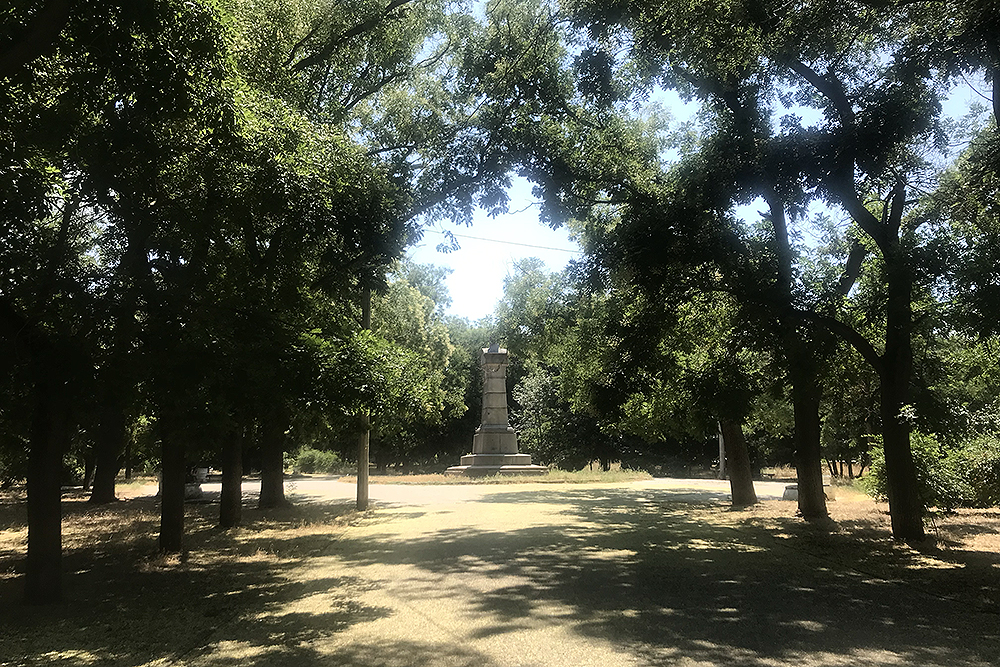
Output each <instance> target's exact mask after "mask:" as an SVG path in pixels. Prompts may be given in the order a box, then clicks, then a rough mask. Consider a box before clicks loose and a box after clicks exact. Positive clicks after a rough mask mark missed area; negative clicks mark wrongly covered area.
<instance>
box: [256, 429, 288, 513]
mask: <svg viewBox="0 0 1000 667" xmlns="http://www.w3.org/2000/svg"><path fill="white" fill-rule="evenodd" d="M286 421H287V420H285V419H283V418H282V415H281V414H279V412H278V411H275V412H274V413H272V414H270V415H268V417H267V420H266V421H265V423H264V424H263V428H262V429H261V443H260V450H261V451H260V498H259V500H258V502H257V506H258V507H260V508H262V509H266V508H270V507H281V506H282V505H286V504H287V503H288V501H287V500H286V499H285V430H286V428H287V423H286Z"/></svg>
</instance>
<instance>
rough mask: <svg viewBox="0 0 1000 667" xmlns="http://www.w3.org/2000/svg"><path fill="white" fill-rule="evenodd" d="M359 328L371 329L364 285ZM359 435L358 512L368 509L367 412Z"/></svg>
mask: <svg viewBox="0 0 1000 667" xmlns="http://www.w3.org/2000/svg"><path fill="white" fill-rule="evenodd" d="M361 328H362V330H364V331H371V328H372V288H371V285H364V286H363V287H362V288H361ZM360 416H361V434H360V435H359V436H358V503H357V508H358V511H359V512H363V511H365V510H367V509H368V453H369V452H368V445H369V434H370V432H371V423H372V422H371V416H370V415H369V414H368V411H367V410H362V412H361V415H360Z"/></svg>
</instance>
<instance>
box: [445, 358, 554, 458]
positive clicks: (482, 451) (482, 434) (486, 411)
mask: <svg viewBox="0 0 1000 667" xmlns="http://www.w3.org/2000/svg"><path fill="white" fill-rule="evenodd" d="M481 363H482V366H483V421H482V425H481V426H480V427H479V428H478V429H476V434H475V436H473V438H472V453H471V454H466V455H465V456H463V457H462V459H461V465H457V466H452V467H450V468H448V470H446V471H445V472H446V473H447V474H449V475H468V476H470V477H483V476H486V475H541V474H544V473H547V472H548V471H549V469H548V467H546V466H540V465H532V463H531V454H520V453H518V451H517V434H516V433H514V429H513V428H511V426H510V423H509V421H508V416H507V350H504V349H501V348H500V347H499V346H497V345H494V346H492V347H490V348H484V349H483V354H482V357H481Z"/></svg>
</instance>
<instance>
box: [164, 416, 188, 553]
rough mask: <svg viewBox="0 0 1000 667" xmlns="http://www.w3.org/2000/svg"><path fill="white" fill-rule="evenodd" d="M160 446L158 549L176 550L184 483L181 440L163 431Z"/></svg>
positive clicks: (180, 547)
mask: <svg viewBox="0 0 1000 667" xmlns="http://www.w3.org/2000/svg"><path fill="white" fill-rule="evenodd" d="M162 448H163V449H162V452H163V454H162V461H163V463H162V467H163V470H162V480H161V483H160V551H161V552H162V553H180V552H181V551H183V549H184V484H185V482H186V481H187V479H186V478H187V466H186V464H185V456H184V440H183V438H178V437H174V436H173V434H172V433H170V434H167V433H164V434H163V439H162Z"/></svg>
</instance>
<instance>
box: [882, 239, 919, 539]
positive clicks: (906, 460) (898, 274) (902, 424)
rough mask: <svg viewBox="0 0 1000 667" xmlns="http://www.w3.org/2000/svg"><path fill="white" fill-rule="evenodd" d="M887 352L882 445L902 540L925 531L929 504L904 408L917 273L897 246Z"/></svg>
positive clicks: (891, 262) (890, 263)
mask: <svg viewBox="0 0 1000 667" xmlns="http://www.w3.org/2000/svg"><path fill="white" fill-rule="evenodd" d="M886 269H887V270H886V275H887V282H888V288H889V290H888V296H887V299H886V336H885V353H884V354H883V355H882V369H881V378H880V379H881V396H880V405H879V412H880V415H881V417H882V446H883V451H884V452H885V475H886V482H887V487H888V495H889V515H890V518H891V520H892V535H893V537H895V538H897V539H902V540H919V539H922V538H923V537H924V521H923V515H924V507H923V503H922V502H921V500H920V495H919V492H918V489H917V473H916V467H915V466H914V464H913V452H912V451H911V450H910V424H909V421H908V420H907V418H906V416H905V415H904V414H903V413H904V409H905V408H906V406H907V405H908V404H909V397H910V378H911V374H912V368H913V348H912V343H911V340H910V333H911V328H912V318H913V314H912V312H911V285H912V277H911V275H910V270H909V267H907V266H906V264H905V262H904V261H903V259H902V257H900V256H899V251H898V246H897V252H896V253H893V254H890V255H888V256H886Z"/></svg>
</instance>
